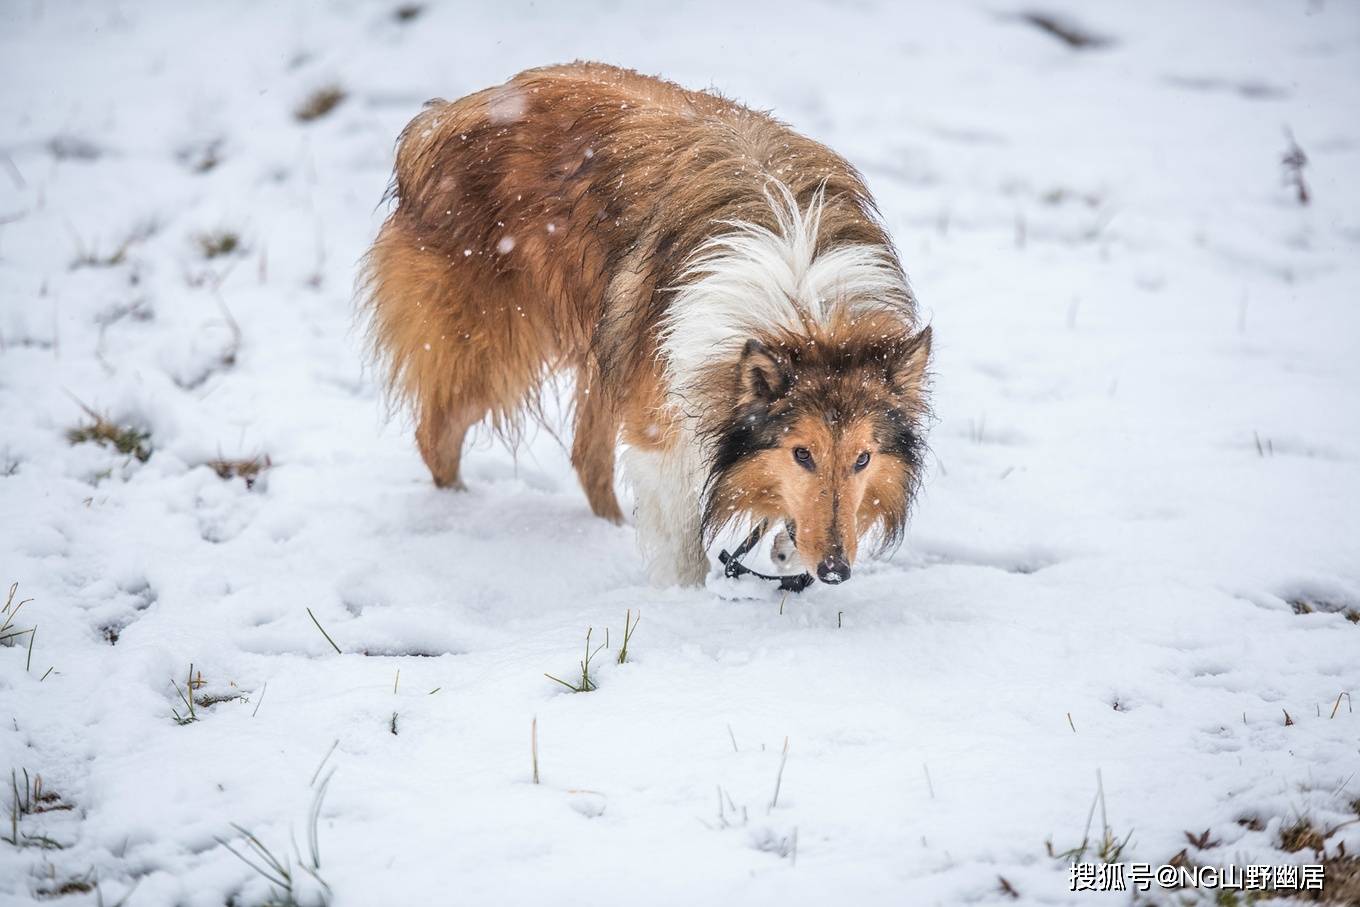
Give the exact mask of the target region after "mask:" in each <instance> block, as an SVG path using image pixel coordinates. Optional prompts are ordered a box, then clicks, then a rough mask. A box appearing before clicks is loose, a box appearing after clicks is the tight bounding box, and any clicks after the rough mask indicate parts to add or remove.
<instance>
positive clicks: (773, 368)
mask: <svg viewBox="0 0 1360 907" xmlns="http://www.w3.org/2000/svg"><path fill="white" fill-rule="evenodd" d="M790 383H791V378H790V375H789V373H788V370H787V368H785V364H784V363H783V362H782V361H781V360H780V358H779V356H777V355H776V354H775V353H774V352H773V351H772V350H771V349H770V348H769V347H767V346H766V345H765V344H763V343H761V342H760V341H759V340H748V341H746V346H745V347H744V348H743V349H742V351H741V361H740V362H738V363H737V395H738V400H739V402H740V403H741V404H742V405H745V404H748V403H757V402H759V403H772V402H774V401H775V400H778V399H779V398H780V397H782V396H783V395H784V392H785V391H787V390H788V389H789V384H790Z"/></svg>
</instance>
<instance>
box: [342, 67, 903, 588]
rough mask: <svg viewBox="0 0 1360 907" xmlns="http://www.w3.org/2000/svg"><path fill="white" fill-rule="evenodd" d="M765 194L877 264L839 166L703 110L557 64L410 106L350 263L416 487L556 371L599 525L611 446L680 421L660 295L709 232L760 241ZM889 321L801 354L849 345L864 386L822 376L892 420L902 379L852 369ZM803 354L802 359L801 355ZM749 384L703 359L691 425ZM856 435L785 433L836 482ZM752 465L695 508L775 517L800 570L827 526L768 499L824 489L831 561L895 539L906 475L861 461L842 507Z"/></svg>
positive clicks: (865, 196)
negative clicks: (790, 539) (388, 180)
mask: <svg viewBox="0 0 1360 907" xmlns="http://www.w3.org/2000/svg"><path fill="white" fill-rule="evenodd" d="M772 180H775V181H778V182H780V183H781V184H782V185H784V186H787V188H788V191H789V193H790V194H791V197H792V198H793V199H796V200H797V201H798V203H799V204H800V205H806V204H809V203H811V200H812V199H813V198H814V196H818V197H820V198H824V203H823V206H822V213H821V222H820V230H819V231H818V233H817V247H818V249H830V248H835V247H837V246H840V245H844V244H864V245H873V246H880V247H882V248H884V249H887V250H891V244H890V242H889V239H888V237H887V235H886V233H885V232H884V230H883V228H882V227H881V225H880V224H879V222H878V220H877V218H876V216H875V215H874V208H873V203H872V200H871V198H870V196H869V193H868V190H867V189H866V188H865V186H864V183H863V181H862V180H861V178H860V176H859V174H858V173H857V172H856V171H855V170H854V169H853V168H852V167H851V166H850V165H849V164H847V163H846V162H845V161H844V160H842V159H841V158H840V157H839V156H837V155H836V154H835V153H833V152H832V151H830V150H829V149H827V148H826V147H824V146H822V145H820V144H818V143H816V142H814V141H811V140H809V139H807V138H804V137H803V136H800V135H798V134H797V133H795V132H793V131H792V130H790V129H789V128H788V127H786V126H784V125H783V124H781V123H779V122H777V121H776V120H774V119H772V118H771V117H769V116H767V115H765V114H763V113H758V112H754V111H751V110H748V109H747V108H745V107H742V106H740V105H738V104H735V103H733V102H731V101H728V100H726V99H724V98H721V97H718V96H716V95H714V94H709V93H706V92H694V91H687V90H685V89H682V88H680V87H678V86H676V85H674V84H672V83H669V82H664V81H661V80H658V79H654V78H650V77H646V76H641V75H639V74H637V73H634V72H631V71H628V70H622V69H617V68H614V67H610V66H605V65H602V64H595V63H576V64H570V65H565V66H553V67H546V68H542V69H535V70H529V71H526V72H524V73H521V74H520V75H518V76H516V77H514V78H513V79H511V80H510V81H509V82H507V83H506V84H505V85H502V86H499V87H496V88H490V89H487V90H485V91H481V92H477V93H476V94H472V95H469V96H467V97H465V98H462V99H460V100H457V101H454V102H444V101H434V102H431V103H430V104H429V105H427V107H426V109H425V110H424V111H423V112H422V113H421V114H420V115H419V116H417V117H416V118H415V119H414V120H412V122H411V123H410V125H408V126H407V128H406V129H405V131H404V132H403V133H402V136H401V139H400V143H399V147H398V151H397V159H396V167H395V179H394V185H393V188H392V194H393V195H394V196H395V198H396V200H397V206H396V209H395V210H394V211H393V213H392V215H391V217H390V218H389V219H388V220H387V222H386V223H385V224H384V226H383V228H382V231H381V233H380V234H379V236H378V238H377V240H376V241H375V243H374V245H373V248H372V250H371V251H370V253H369V255H368V257H367V259H366V262H365V270H364V275H363V280H364V284H365V288H366V294H367V297H366V298H367V306H368V313H369V315H370V317H371V332H372V333H371V336H372V340H373V344H374V349H375V351H376V353H377V354H379V356H380V357H381V358H382V359H383V360H384V361H385V362H386V364H387V368H388V373H387V378H388V382H389V385H390V387H391V388H392V389H393V391H394V392H395V394H396V395H397V396H398V397H399V398H400V399H401V400H403V401H404V402H406V403H408V404H409V405H411V406H412V407H413V409H414V410H415V412H416V415H417V419H418V426H417V430H416V438H417V442H418V445H419V448H420V452H421V454H422V456H423V457H424V459H425V462H426V464H427V465H428V466H429V468H430V472H431V473H432V475H433V477H434V480H435V482H436V484H438V485H440V486H452V487H460V486H461V484H462V483H461V476H460V472H459V464H460V456H461V450H462V446H463V440H464V437H465V435H466V433H467V431H468V430H469V428H471V427H472V426H473V425H475V424H476V423H478V422H480V421H481V420H483V419H489V420H490V422H491V424H492V426H493V427H494V428H495V430H496V431H497V432H499V433H500V434H501V435H502V436H504V437H506V438H507V439H508V440H510V441H511V442H514V441H515V440H517V438H518V436H519V431H520V427H521V421H520V420H521V418H522V414H523V413H525V412H526V411H527V412H529V413H533V414H538V413H539V408H538V397H537V393H538V389H539V387H540V386H541V385H542V383H543V382H544V380H545V378H546V377H547V376H548V375H549V374H550V373H553V372H557V371H570V372H574V373H575V376H576V388H577V390H576V397H575V410H574V411H575V435H574V441H573V444H572V464H573V466H574V467H575V469H576V471H577V474H578V475H579V477H580V480H581V484H582V486H583V487H584V489H585V492H586V496H587V498H588V500H589V502H590V506H591V509H592V510H593V511H594V512H595V513H596V514H598V515H600V516H602V517H604V518H606V519H610V520H614V521H619V520H620V519H621V518H622V513H621V511H620V509H619V504H618V501H617V500H616V498H615V495H614V489H613V476H614V459H615V447H616V444H617V441H618V440H619V438H620V434H622V438H623V440H624V441H626V443H627V444H629V445H631V446H633V447H636V448H639V449H643V450H648V449H650V450H664V449H667V448H669V447H672V446H673V445H675V444H677V443H679V437H680V433H681V432H680V428H681V426H680V422H681V418H682V417H681V415H680V414H679V411H678V410H677V408H676V407H674V406H669V405H667V404H668V399H667V398H668V386H667V383H666V375H665V367H666V364H665V362H664V361H663V358H662V357H661V356H660V355H659V346H658V344H659V338H658V332H659V328H660V325H661V323H662V321H663V319H664V317H665V314H666V309H667V305H668V300H669V299H670V298H671V293H672V291H673V290H674V288H675V287H677V286H679V285H680V284H682V283H683V282H684V280H685V279H686V267H687V264H688V263H689V262H690V261H691V260H692V258H693V256H694V254H695V253H696V250H699V249H700V248H701V247H702V246H703V245H704V243H705V242H706V241H708V240H710V239H711V238H712V237H713V236H714V234H715V232H716V231H717V230H719V229H721V226H720V225H721V224H722V223H724V222H732V221H741V222H745V223H749V224H755V225H759V226H761V227H765V228H767V229H771V230H773V229H776V228H777V223H776V216H775V214H774V213H773V212H772V209H771V203H770V197H769V195H768V185H769V183H770V182H771V181H772ZM819 193H820V195H819ZM893 266H894V267H896V265H895V259H894V260H893ZM903 286H904V287H905V280H904V281H903ZM906 314H908V315H909V314H910V313H909V312H908V313H906ZM910 327H911V326H910V323H909V321H908V322H905V323H904V321H903V320H902V319H901V318H899V319H897V320H896V321H895V322H894V323H893V324H891V325H889V324H880V325H878V327H877V328H874V329H873V336H870V335H869V334H866V333H864V330H863V327H856V326H854V325H851V324H849V323H847V324H845V325H842V327H841V330H842V331H843V332H844V333H843V334H842V335H839V336H837V337H836V338H834V342H833V343H829V344H820V345H819V344H814V346H816V347H817V349H819V350H821V351H822V352H823V353H824V352H826V351H827V350H829V349H833V348H839V349H845V348H846V343H848V342H850V341H852V340H853V339H854V338H855V337H861V338H867V339H868V341H871V342H868V343H867V345H865V344H860V346H861V347H862V349H861V350H860V352H859V353H858V354H856V355H857V356H858V359H857V361H859V360H862V361H860V364H859V365H858V366H855V367H857V368H862V369H863V368H867V369H868V371H872V372H874V374H875V375H878V376H880V377H879V378H874V379H872V380H871V379H870V378H869V377H866V376H867V375H868V372H866V373H865V374H863V375H858V376H857V377H851V376H850V375H849V374H848V373H846V374H843V375H842V376H841V378H842V379H844V382H849V383H851V384H853V383H854V382H855V381H856V380H858V381H860V383H861V384H864V385H865V386H866V387H867V386H868V385H874V387H875V390H874V391H873V393H874V394H879V395H880V398H879V399H877V403H878V404H883V405H887V403H888V402H890V401H893V400H896V401H898V402H903V401H904V399H905V398H904V396H903V394H904V393H909V394H910V395H914V396H912V400H911V401H908V404H907V405H906V408H907V409H908V410H910V411H911V412H912V413H915V412H917V411H918V410H919V408H920V405H919V398H920V394H919V390H920V381H919V380H916V381H915V383H914V385H913V388H914V389H913V390H911V391H910V392H907V391H904V390H903V388H904V387H905V386H906V385H898V386H896V389H894V387H893V386H892V385H891V383H890V382H889V381H888V379H887V378H886V377H882V376H883V375H884V374H885V373H884V364H883V362H882V361H878V362H875V361H873V357H874V356H875V355H889V354H892V355H896V354H897V353H898V352H900V350H901V349H904V348H905V347H904V346H903V344H904V343H906V342H907V341H908V340H910V338H911V330H910ZM805 339H806V338H804V340H805ZM823 339H824V340H830V339H831V338H823ZM795 340H796V338H793V339H791V338H781V337H778V336H775V335H771V336H769V337H766V338H764V339H763V342H764V343H765V344H766V347H767V349H769V350H771V351H772V353H771V355H772V356H773V357H774V358H775V359H778V358H779V357H784V358H785V359H786V360H787V359H789V357H790V356H792V355H793V354H794V353H795V349H794V346H798V345H799V344H801V345H802V346H806V343H804V341H801V340H800V341H797V342H796V343H794V341H795ZM790 343H793V344H794V345H793V346H790ZM852 345H853V344H852ZM927 351H928V338H927V343H926V344H925V345H924V346H923V347H920V348H919V349H918V352H920V353H921V355H920V356H918V359H919V363H918V365H919V366H920V367H922V368H923V366H924V355H925V352H927ZM803 358H804V360H805V361H807V362H808V363H812V362H813V359H815V358H816V357H815V355H814V354H812V353H811V352H808V351H807V350H804V356H803ZM852 358H853V357H852ZM771 361H772V362H773V361H774V360H773V359H772V360H771ZM747 365H749V363H748V364H747ZM723 369H727V371H723ZM919 370H920V369H919V368H918V369H917V371H918V373H919ZM750 373H751V371H750V368H748V367H746V366H745V365H744V366H743V367H742V369H733V367H732V364H731V363H728V364H725V365H722V364H719V365H715V371H714V375H713V379H712V396H711V399H708V400H704V401H702V405H703V407H705V408H708V407H712V408H714V413H715V414H717V415H714V416H713V417H709V416H705V417H704V418H703V419H701V420H700V421H701V422H702V423H703V424H704V425H709V426H713V425H717V424H719V423H721V422H722V421H723V419H722V417H721V413H727V412H728V411H730V410H731V408H732V403H733V401H735V400H736V399H737V398H738V397H740V396H741V395H742V394H744V393H746V390H745V389H744V388H746V385H747V383H748V382H749V378H750ZM918 377H919V375H918ZM827 380H828V381H830V382H832V383H833V384H834V383H835V381H836V380H837V379H836V376H835V375H830V376H829V377H828V379H827ZM844 382H843V383H844ZM875 382H877V383H875ZM852 396H854V395H853V394H852ZM871 396H872V395H871ZM809 399H811V398H809ZM724 401H726V402H724ZM851 403H852V405H856V406H859V405H860V403H862V404H863V405H862V407H861V408H862V409H863V410H864V411H865V412H866V413H869V412H871V411H872V412H879V413H881V411H882V410H883V405H879V406H877V408H875V402H874V400H871V399H869V398H865V399H864V400H862V401H861V400H859V398H858V397H856V398H855V401H851ZM810 406H811V405H810V404H809V405H808V406H804V408H803V412H804V413H805V415H806V414H810V413H811V412H812V411H813V410H812V408H810ZM904 411H905V410H904ZM876 424H877V423H875V422H874V420H873V419H869V420H867V421H864V422H863V423H862V424H861V423H856V426H857V427H855V428H853V430H852V431H849V432H846V433H842V432H840V431H839V430H836V431H833V432H831V433H828V429H826V428H818V426H817V425H816V422H815V419H813V417H812V416H811V415H806V418H804V419H802V420H800V421H798V422H797V423H796V425H797V426H799V427H798V428H796V429H795V430H794V433H793V434H791V435H790V437H794V436H795V435H796V436H797V437H799V438H801V439H803V446H806V447H808V449H809V450H813V449H815V450H816V451H817V452H818V454H819V455H821V456H824V457H826V463H827V464H828V468H834V469H840V468H841V466H842V465H843V463H842V461H843V460H844V459H845V457H850V458H851V459H852V460H853V458H854V455H853V454H852V453H851V450H852V449H856V452H857V449H858V448H867V447H869V446H871V445H872V444H874V443H876V442H874V441H873V439H872V437H871V435H872V434H873V431H874V425H876ZM842 434H844V435H845V436H844V437H841V435H842ZM770 456H772V455H766V456H762V457H759V458H757V459H755V460H752V461H750V462H749V463H746V464H744V465H743V467H742V470H741V471H740V472H736V471H734V472H730V473H727V474H725V475H722V476H721V477H719V476H718V475H717V473H714V474H713V476H712V477H711V480H710V484H711V488H710V495H709V500H710V508H711V506H712V503H711V502H712V501H713V500H716V499H719V498H721V499H723V500H724V501H726V502H729V503H731V504H732V505H733V506H735V507H737V508H738V510H734V511H730V513H732V514H735V513H737V512H739V511H740V512H747V513H751V514H758V515H769V516H776V517H786V518H791V519H796V520H797V525H798V527H799V534H798V543H799V550H800V551H804V548H805V546H806V549H807V550H806V551H804V558H805V560H806V559H809V558H811V559H812V560H811V561H810V562H812V563H815V562H816V560H817V559H820V558H821V557H823V556H824V552H825V551H826V550H829V548H830V546H831V545H832V541H831V540H830V538H829V535H828V534H829V533H830V532H831V530H830V529H829V528H827V530H826V532H825V533H822V534H819V532H821V530H818V529H816V528H814V527H815V526H824V528H825V527H829V526H830V525H831V524H830V523H829V522H828V521H827V520H826V519H824V518H823V517H824V516H825V515H824V514H821V513H820V511H818V512H817V513H812V512H808V513H806V514H805V513H804V512H803V511H802V510H800V511H799V513H798V514H797V515H794V514H792V513H789V512H781V513H776V512H775V511H776V510H778V509H779V508H778V507H776V506H775V505H773V504H771V503H770V502H771V501H773V500H775V498H776V497H777V498H778V499H779V500H784V501H795V502H796V501H802V500H807V499H812V498H816V497H817V496H818V495H819V494H821V495H823V496H825V495H829V498H828V500H829V501H832V502H835V503H834V504H828V506H834V507H835V508H836V509H837V512H838V514H839V515H838V517H837V519H838V520H839V522H838V523H836V525H837V527H838V529H837V530H836V533H835V534H838V535H839V537H840V539H841V542H842V543H843V545H844V548H845V551H846V553H847V555H848V556H849V557H850V558H853V555H854V550H855V541H854V540H855V539H857V538H858V536H859V535H860V534H862V532H863V531H864V530H865V528H866V527H867V526H868V525H871V524H878V525H885V526H887V527H888V529H889V531H890V534H893V535H895V534H896V532H897V531H898V530H900V522H901V520H902V519H904V517H905V513H906V505H907V502H908V500H909V498H910V493H911V489H912V488H913V487H914V485H915V481H916V474H917V471H918V469H917V467H918V464H917V463H915V462H911V463H908V462H905V461H900V462H899V463H898V465H893V464H891V463H887V462H883V463H879V462H878V459H879V458H876V459H875V461H874V465H873V466H872V468H871V469H870V470H866V471H865V473H863V474H856V476H855V478H854V481H855V482H856V483H857V484H856V486H855V489H856V490H854V491H845V492H844V495H843V496H842V491H841V490H840V489H839V488H837V490H835V491H827V490H826V489H823V490H822V491H818V490H815V489H813V488H811V487H809V486H806V482H807V481H808V479H807V477H806V476H802V475H795V476H793V477H784V478H778V476H779V475H780V470H779V469H776V468H775V467H774V466H773V465H771V464H769V463H767V462H766V460H768V459H769V457H770ZM907 473H909V474H907ZM770 482H775V483H776V484H777V485H778V487H779V489H780V490H779V492H778V494H777V495H775V493H774V492H773V491H771V490H770V487H771V486H770V485H769V483H770ZM842 500H844V501H845V502H846V503H847V504H848V505H849V506H845V505H843V504H841V503H840V502H841V501H842ZM724 506H726V505H724ZM794 509H797V508H794ZM847 514H850V515H847ZM720 522H726V520H721V521H719V520H717V519H716V517H715V518H713V519H710V520H709V521H708V524H709V528H710V529H713V528H716V526H717V525H718V524H719V523H720ZM824 535H825V536H827V537H825V538H824V537H823V536H824Z"/></svg>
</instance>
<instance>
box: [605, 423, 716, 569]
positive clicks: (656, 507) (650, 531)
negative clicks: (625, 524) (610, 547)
mask: <svg viewBox="0 0 1360 907" xmlns="http://www.w3.org/2000/svg"><path fill="white" fill-rule="evenodd" d="M624 469H625V472H626V474H627V478H628V482H629V484H630V485H631V486H632V488H633V495H634V498H635V500H636V508H635V510H634V520H635V522H636V524H637V534H638V543H639V544H640V545H641V547H642V553H643V556H644V557H645V558H646V561H647V575H648V578H649V579H650V580H651V581H652V582H653V583H655V584H656V585H658V586H676V585H679V586H700V585H703V582H704V577H706V576H707V575H708V567H709V564H708V555H707V553H706V552H705V551H704V546H703V544H702V540H701V538H700V526H699V522H700V518H701V516H702V513H701V506H702V504H701V502H700V489H699V482H701V481H702V480H701V478H700V475H699V471H698V468H697V457H696V456H695V453H694V451H693V449H692V448H691V447H690V446H689V445H686V444H677V445H675V446H673V447H670V448H633V449H631V450H629V451H628V453H627V455H626V457H625V459H624Z"/></svg>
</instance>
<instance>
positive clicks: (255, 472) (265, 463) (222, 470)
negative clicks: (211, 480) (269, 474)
mask: <svg viewBox="0 0 1360 907" xmlns="http://www.w3.org/2000/svg"><path fill="white" fill-rule="evenodd" d="M207 465H208V468H209V469H211V470H212V471H213V472H215V473H217V477H218V478H219V479H223V480H230V479H235V478H241V479H245V481H246V488H247V489H250V488H254V487H255V482H256V481H257V480H258V479H259V478H260V476H261V475H262V474H263V473H264V472H265V470H267V469H269V467H271V466H273V465H274V464H273V462H271V461H270V459H269V455H268V454H264V455H262V456H255V457H250V458H249V459H236V460H229V459H226V458H224V457H221V456H219V457H217V458H216V459H214V460H209V461H208V464H207Z"/></svg>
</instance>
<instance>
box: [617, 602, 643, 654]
mask: <svg viewBox="0 0 1360 907" xmlns="http://www.w3.org/2000/svg"><path fill="white" fill-rule="evenodd" d="M632 617H633V612H632V611H631V610H629V611H625V612H624V615H623V645H621V646H620V647H619V664H624V663H626V662H627V661H628V643H629V641H630V640H632V638H633V631H634V630H636V629H637V625H638V623H639V622H640V621H641V620H642V612H641V611H638V616H637V619H636V620H633V621H632V623H629V620H630V619H632Z"/></svg>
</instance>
